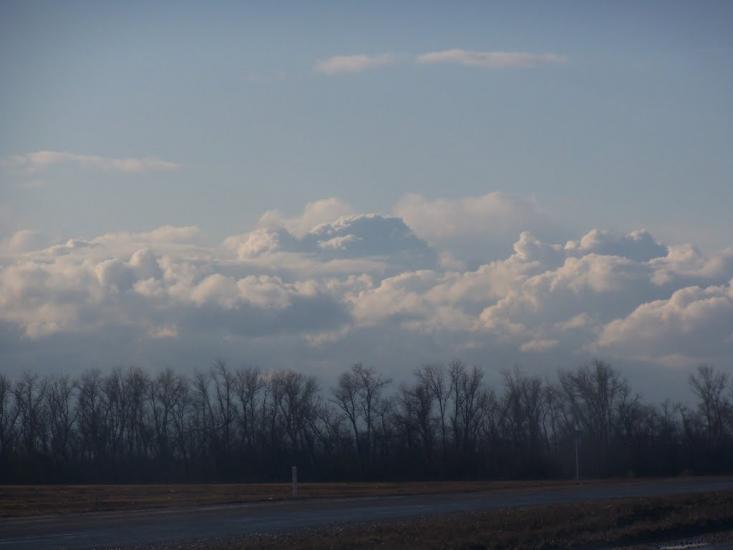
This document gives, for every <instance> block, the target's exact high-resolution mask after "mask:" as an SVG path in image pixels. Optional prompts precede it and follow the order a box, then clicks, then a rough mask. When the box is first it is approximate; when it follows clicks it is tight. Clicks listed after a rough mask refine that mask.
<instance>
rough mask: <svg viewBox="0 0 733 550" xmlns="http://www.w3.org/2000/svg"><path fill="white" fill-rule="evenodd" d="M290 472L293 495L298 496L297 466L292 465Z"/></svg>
mask: <svg viewBox="0 0 733 550" xmlns="http://www.w3.org/2000/svg"><path fill="white" fill-rule="evenodd" d="M290 474H291V477H292V478H293V497H297V496H298V467H297V466H292V467H291V468H290Z"/></svg>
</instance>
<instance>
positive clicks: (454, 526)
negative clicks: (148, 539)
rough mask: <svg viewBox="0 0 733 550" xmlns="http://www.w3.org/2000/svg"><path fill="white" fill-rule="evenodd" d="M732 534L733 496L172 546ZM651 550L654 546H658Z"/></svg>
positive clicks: (444, 544)
mask: <svg viewBox="0 0 733 550" xmlns="http://www.w3.org/2000/svg"><path fill="white" fill-rule="evenodd" d="M731 529H733V494H731V493H709V494H702V495H688V496H675V497H654V498H633V499H623V500H615V501H610V502H585V503H582V504H565V505H558V506H544V507H532V508H522V509H506V510H497V511H492V512H478V513H459V514H452V515H448V516H441V517H437V518H436V517H432V518H423V519H418V520H410V521H400V522H388V523H380V524H376V525H356V526H349V527H342V526H339V527H332V528H330V529H319V530H314V531H311V532H305V533H302V532H301V533H295V534H290V535H270V536H267V535H262V536H258V537H246V538H242V537H240V538H234V539H228V540H219V541H212V540H206V541H201V542H200V543H197V542H190V543H188V544H181V543H177V544H176V545H175V546H174V547H175V548H179V549H180V548H190V549H194V548H214V549H217V550H234V549H240V550H246V549H255V548H258V549H263V550H266V549H269V548H273V549H274V548H291V549H294V550H298V549H306V548H324V549H347V548H348V549H357V548H375V547H378V548H384V549H390V548H426V549H431V548H435V549H441V550H448V549H471V550H479V549H485V550H488V549H513V550H519V549H543V550H549V549H553V548H563V549H564V548H609V546H610V545H624V546H625V545H628V544H633V543H640V542H659V541H662V540H670V539H679V538H682V537H690V536H695V535H699V534H703V533H711V532H712V533H716V532H717V533H720V535H722V536H721V537H720V538H722V539H723V540H726V541H728V542H729V541H730V540H731V538H733V537H731V533H730V530H731ZM721 531H722V533H721ZM726 531H727V532H726ZM713 538H715V537H713ZM162 547H163V548H166V547H168V546H167V545H162ZM651 547H652V548H657V547H658V545H654V546H651ZM679 547H680V548H684V547H685V546H679ZM726 547H727V546H726Z"/></svg>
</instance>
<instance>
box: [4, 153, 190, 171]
mask: <svg viewBox="0 0 733 550" xmlns="http://www.w3.org/2000/svg"><path fill="white" fill-rule="evenodd" d="M60 164H72V165H75V166H79V167H81V168H91V169H95V170H104V171H107V172H123V173H130V174H141V173H148V172H174V171H176V170H179V169H180V167H181V166H180V165H179V164H177V163H175V162H170V161H167V160H161V159H158V158H154V157H145V158H110V157H101V156H96V155H80V154H76V153H66V152H60V151H35V152H32V153H26V154H22V155H14V156H11V157H8V158H6V159H4V160H3V161H2V165H3V166H4V167H6V168H10V169H13V170H18V171H21V172H24V173H27V174H35V173H37V172H40V171H43V170H45V169H47V168H49V167H51V166H55V165H60Z"/></svg>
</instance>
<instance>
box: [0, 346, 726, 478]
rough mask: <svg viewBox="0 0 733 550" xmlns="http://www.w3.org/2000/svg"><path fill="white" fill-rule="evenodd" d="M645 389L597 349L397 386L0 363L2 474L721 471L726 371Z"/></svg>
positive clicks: (376, 376) (356, 373)
mask: <svg viewBox="0 0 733 550" xmlns="http://www.w3.org/2000/svg"><path fill="white" fill-rule="evenodd" d="M689 387H690V392H691V396H690V400H689V402H687V403H684V404H683V403H673V402H670V401H666V402H663V403H661V404H651V403H647V402H645V401H644V400H643V399H642V398H641V397H640V396H639V395H638V394H636V393H635V392H634V391H633V389H632V388H631V387H630V385H629V383H628V381H627V380H626V379H625V378H624V377H623V376H622V374H621V373H620V372H619V371H617V370H616V369H614V368H613V367H612V366H611V365H609V364H607V363H605V362H602V361H593V362H591V363H590V364H587V365H583V366H581V367H578V368H575V369H569V370H561V371H559V372H558V373H557V376H556V377H555V378H554V379H553V380H548V379H545V378H541V377H537V376H532V375H528V374H525V373H523V372H522V371H521V370H519V369H512V370H507V371H505V372H504V373H503V381H502V383H501V384H500V385H498V386H497V387H491V386H490V385H489V384H487V382H486V376H485V372H484V371H483V370H482V369H481V368H479V367H469V366H467V365H466V364H464V363H462V362H460V361H453V362H451V363H449V364H448V365H428V366H423V367H421V368H419V369H417V370H416V371H415V372H414V375H413V376H412V378H411V379H410V381H409V382H405V383H401V384H396V383H394V382H393V381H391V380H390V379H388V378H387V377H385V376H383V375H382V374H380V373H379V372H378V371H377V370H376V369H374V368H371V367H366V366H363V365H361V364H356V365H354V366H353V367H351V368H350V369H348V370H346V371H344V372H343V373H341V375H340V376H339V377H338V378H337V379H336V380H335V382H334V383H333V385H332V386H330V387H320V386H319V384H318V382H317V380H316V378H314V377H312V376H308V375H306V374H304V373H302V372H297V371H293V370H286V371H274V372H270V371H262V370H259V369H256V368H242V369H232V368H230V367H228V366H227V365H226V363H224V362H223V361H216V362H214V363H213V365H212V366H211V367H210V368H208V369H206V370H202V371H198V372H195V373H194V374H192V375H184V374H180V373H177V372H175V371H173V370H171V369H168V370H163V371H160V372H158V373H148V372H146V371H144V370H142V369H139V368H127V369H121V368H120V369H116V370H113V371H109V372H101V371H99V370H92V371H87V372H85V373H83V374H82V375H80V376H78V377H75V378H72V377H69V376H65V375H49V376H40V375H37V374H33V373H26V374H24V375H21V376H19V377H17V378H16V379H12V378H10V377H8V376H5V375H2V374H0V483H101V482H105V483H147V482H268V481H284V480H287V479H288V477H289V475H290V467H291V466H292V465H297V466H298V468H299V474H300V478H301V480H302V481H346V480H349V481H352V480H353V481H355V480H440V479H453V480H458V479H523V478H524V479H527V478H532V479H546V478H547V479H549V478H572V477H574V476H575V467H576V464H575V449H576V445H577V449H578V457H579V467H580V475H581V476H582V477H583V478H598V477H633V476H674V475H688V474H721V473H733V383H732V381H731V377H730V376H729V375H728V374H727V373H725V372H722V371H720V370H716V369H715V368H713V367H710V366H706V365H703V366H700V367H698V368H697V369H696V370H695V371H694V372H693V373H692V374H691V375H690V377H689Z"/></svg>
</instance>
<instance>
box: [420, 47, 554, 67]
mask: <svg viewBox="0 0 733 550" xmlns="http://www.w3.org/2000/svg"><path fill="white" fill-rule="evenodd" d="M416 59H417V62H418V63H423V64H430V65H432V64H436V63H457V64H459V65H465V66H468V67H481V68H484V69H509V68H530V67H536V66H538V65H548V64H557V63H566V62H567V58H566V57H565V56H562V55H558V54H555V53H530V52H502V51H494V52H475V51H468V50H461V49H457V48H455V49H452V50H441V51H437V52H428V53H423V54H420V55H418V56H417V58H416Z"/></svg>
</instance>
